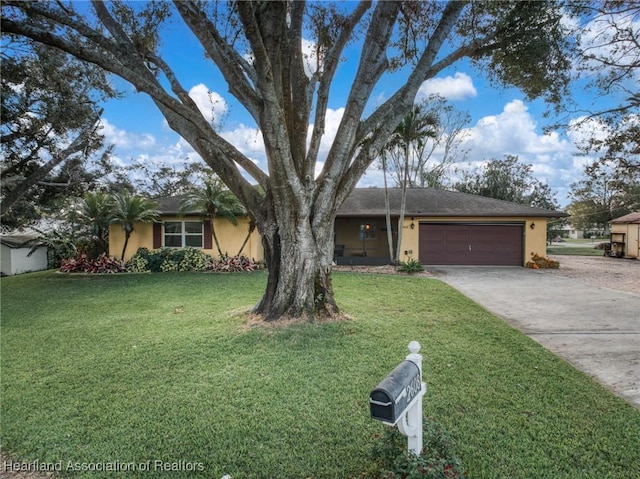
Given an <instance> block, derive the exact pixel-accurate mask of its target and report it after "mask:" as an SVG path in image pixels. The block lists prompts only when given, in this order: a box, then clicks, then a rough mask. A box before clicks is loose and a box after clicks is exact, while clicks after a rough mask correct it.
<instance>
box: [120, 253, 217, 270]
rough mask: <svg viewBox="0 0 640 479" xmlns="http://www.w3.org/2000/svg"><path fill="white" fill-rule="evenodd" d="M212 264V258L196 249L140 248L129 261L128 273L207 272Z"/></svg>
mask: <svg viewBox="0 0 640 479" xmlns="http://www.w3.org/2000/svg"><path fill="white" fill-rule="evenodd" d="M212 264H213V258H212V257H211V256H209V255H208V254H206V253H204V252H203V251H201V250H199V249H196V248H191V247H186V248H180V249H175V248H160V249H154V250H148V249H147V248H140V249H138V251H137V252H136V254H135V256H133V258H131V260H130V261H129V271H136V272H141V271H151V272H153V273H160V272H167V271H208V270H209V269H210V268H211V265H212Z"/></svg>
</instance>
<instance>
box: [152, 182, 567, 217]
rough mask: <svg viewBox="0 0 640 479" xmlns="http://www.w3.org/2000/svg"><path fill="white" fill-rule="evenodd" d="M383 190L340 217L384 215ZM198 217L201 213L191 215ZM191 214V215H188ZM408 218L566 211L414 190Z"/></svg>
mask: <svg viewBox="0 0 640 479" xmlns="http://www.w3.org/2000/svg"><path fill="white" fill-rule="evenodd" d="M400 198H401V189H400V188H389V200H390V207H391V214H392V215H394V216H398V215H399V214H400ZM181 199H182V197H181V196H172V197H167V198H156V201H157V202H158V208H157V209H158V211H159V212H160V213H161V214H163V215H177V214H179V211H180V200H181ZM385 212H386V209H385V204H384V189H383V188H356V189H355V190H353V192H352V193H351V195H349V197H348V198H347V200H346V201H345V202H344V204H343V205H342V207H341V208H340V209H339V210H338V216H359V217H363V216H364V217H366V216H384V215H385ZM190 214H191V215H194V214H196V215H197V213H190ZM187 215H189V213H187ZM405 216H489V217H490V216H503V217H522V216H528V217H546V218H554V217H562V216H568V215H567V214H566V213H564V212H562V211H552V210H546V209H543V208H532V207H530V206H526V205H521V204H518V203H511V202H509V201H503V200H496V199H493V198H485V197H483V196H477V195H470V194H467V193H460V192H458V191H447V190H439V189H436V188H410V189H408V190H407V205H406V212H405Z"/></svg>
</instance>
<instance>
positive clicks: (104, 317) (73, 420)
mask: <svg viewBox="0 0 640 479" xmlns="http://www.w3.org/2000/svg"><path fill="white" fill-rule="evenodd" d="M334 276H335V277H334V286H335V288H336V296H337V299H338V301H339V304H340V305H341V306H342V308H343V309H344V312H346V313H347V314H348V315H349V316H350V318H351V319H350V320H348V321H343V322H333V323H324V324H298V325H290V326H288V327H284V328H283V327H270V328H265V327H255V326H251V325H249V324H248V323H247V322H246V315H245V314H244V313H245V312H246V311H247V310H248V309H249V308H250V307H251V306H252V305H253V304H254V303H255V302H256V301H257V300H258V299H259V297H260V294H261V292H262V289H263V287H264V285H265V282H266V275H265V273H264V272H259V273H252V274H237V275H220V274H197V273H171V274H132V275H115V276H108V275H107V276H84V275H82V276H69V275H63V274H57V273H53V272H44V273H35V274H28V275H22V276H17V277H11V278H3V279H2V280H1V281H2V282H1V287H2V306H1V308H2V310H1V314H2V325H1V326H2V335H1V361H2V363H1V364H2V385H1V388H2V389H1V393H2V394H1V397H2V417H1V426H2V430H1V433H2V443H1V444H2V448H3V450H6V451H8V452H10V453H12V454H13V455H14V456H15V457H17V458H19V459H21V460H23V461H36V460H38V461H39V462H40V463H41V464H42V463H49V464H57V463H60V464H62V469H63V470H62V471H61V472H57V473H56V474H57V475H59V476H61V477H62V476H65V475H69V476H72V477H92V478H94V477H123V473H122V472H114V471H108V470H104V469H105V465H107V464H114V465H120V467H124V466H126V465H134V467H130V468H129V469H127V471H126V474H125V475H126V477H144V478H152V477H172V478H174V477H175V478H178V477H185V478H186V477H189V478H190V477H203V478H220V477H222V476H223V475H225V474H230V475H231V477H232V478H233V479H240V478H276V477H277V478H306V477H313V478H315V479H321V478H332V479H333V478H356V477H361V474H362V473H363V472H368V473H371V472H372V471H374V470H375V468H376V466H375V459H374V458H373V457H372V456H371V453H370V450H371V447H372V445H373V444H374V442H375V439H374V436H375V435H376V434H378V433H380V431H381V430H382V428H383V426H382V425H381V423H379V422H377V421H374V420H372V419H370V417H369V410H368V394H369V392H370V391H371V389H373V388H374V387H375V386H376V385H377V383H378V382H379V381H380V380H381V379H382V378H383V377H384V376H385V375H386V374H387V373H388V372H389V371H390V370H391V369H392V368H393V367H394V366H395V365H396V364H397V363H398V362H400V361H401V360H403V359H404V357H405V355H406V354H407V349H406V345H407V343H408V342H409V341H410V340H414V339H415V340H418V341H419V342H420V343H421V345H422V351H421V353H422V354H423V355H424V371H425V377H424V380H425V381H426V383H427V387H428V390H427V395H426V396H425V405H424V412H425V415H427V416H431V417H433V418H435V419H436V420H437V421H439V422H441V423H442V424H444V425H445V427H446V428H447V429H448V430H449V431H450V432H451V433H452V434H453V435H454V436H455V438H456V439H457V452H458V455H459V456H460V457H461V459H462V461H463V464H464V466H465V469H466V470H467V471H468V475H469V477H483V478H484V477H486V478H502V477H509V478H532V477H554V478H558V477H567V478H574V477H593V478H606V477H610V478H625V477H629V478H631V477H636V473H637V471H638V469H640V436H639V435H638V431H639V430H640V411H638V410H637V409H635V408H634V407H632V406H630V405H629V404H627V403H626V402H624V401H623V400H621V399H619V398H617V397H615V396H614V395H612V394H611V393H610V392H608V391H607V390H605V389H604V388H603V387H601V386H600V385H599V384H597V383H595V382H594V381H592V380H591V379H590V378H588V377H586V376H585V375H583V374H582V373H579V372H578V371H576V370H575V369H573V368H572V367H571V366H570V365H568V364H567V363H565V362H564V361H562V360H560V359H558V358H557V357H555V356H554V355H552V354H551V353H549V352H547V351H546V350H544V349H543V348H542V347H540V346H539V345H538V344H537V343H535V342H534V341H532V340H530V339H529V338H527V337H526V336H524V335H523V334H521V333H520V332H518V331H516V330H514V329H512V328H510V327H509V326H508V325H506V324H505V323H504V322H502V321H500V320H499V319H497V318H496V317H494V316H492V315H490V314H489V313H488V312H487V311H485V310H484V309H482V308H480V307H478V306H477V305H475V304H474V303H472V302H471V301H470V300H468V299H467V298H465V297H464V296H462V295H461V294H459V293H457V292H456V291H455V290H453V289H451V288H449V287H448V286H446V285H445V284H443V283H441V282H440V281H438V280H436V279H432V278H424V277H421V278H411V277H404V276H386V275H371V274H354V273H336V274H335V275H334ZM146 464H149V468H148V469H147V470H145V469H144V466H145V465H146ZM83 465H84V469H83V468H82V467H83ZM91 465H93V469H92V466H91ZM96 465H102V467H101V469H103V470H100V471H96V470H95V469H96ZM68 466H71V467H70V468H68ZM76 466H77V467H76ZM141 466H142V467H141Z"/></svg>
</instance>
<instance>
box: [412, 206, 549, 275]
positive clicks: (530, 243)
mask: <svg viewBox="0 0 640 479" xmlns="http://www.w3.org/2000/svg"><path fill="white" fill-rule="evenodd" d="M448 221H451V222H454V223H455V222H487V223H499V222H505V223H513V222H518V221H524V223H525V227H524V261H523V264H522V266H524V265H525V264H526V262H527V261H529V260H530V259H531V257H532V256H533V255H534V254H536V253H537V254H539V255H541V256H546V254H547V219H546V218H502V217H486V218H482V217H439V218H421V217H417V216H416V217H413V219H412V218H411V217H408V218H405V219H404V223H403V229H402V243H401V245H402V246H401V248H400V252H401V255H400V261H406V260H408V259H410V258H415V259H418V256H419V252H420V245H419V230H420V228H419V224H420V223H421V222H423V223H429V222H432V223H433V222H437V223H442V222H448ZM411 223H413V224H414V228H413V229H412V228H411ZM531 224H535V228H533V229H531Z"/></svg>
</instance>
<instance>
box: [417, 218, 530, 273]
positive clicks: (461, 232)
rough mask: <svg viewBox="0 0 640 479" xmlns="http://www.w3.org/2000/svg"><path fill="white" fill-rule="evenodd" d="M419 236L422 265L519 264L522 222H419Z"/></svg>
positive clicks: (521, 259) (520, 264) (521, 253)
mask: <svg viewBox="0 0 640 479" xmlns="http://www.w3.org/2000/svg"><path fill="white" fill-rule="evenodd" d="M419 234H420V236H419V253H420V261H421V262H422V263H423V264H431V265H438V264H440V265H444V264H447V265H498V266H522V264H523V254H524V253H523V251H524V250H523V237H524V224H523V223H420V229H419Z"/></svg>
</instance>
